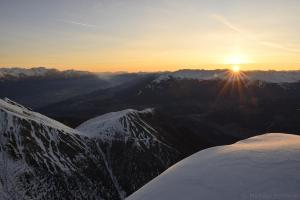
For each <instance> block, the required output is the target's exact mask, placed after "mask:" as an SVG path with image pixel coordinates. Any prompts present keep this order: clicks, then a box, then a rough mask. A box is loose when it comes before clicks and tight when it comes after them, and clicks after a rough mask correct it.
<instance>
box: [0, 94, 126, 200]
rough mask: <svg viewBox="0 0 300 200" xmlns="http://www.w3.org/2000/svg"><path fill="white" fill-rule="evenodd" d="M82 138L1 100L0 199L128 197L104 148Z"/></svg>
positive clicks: (57, 123)
mask: <svg viewBox="0 0 300 200" xmlns="http://www.w3.org/2000/svg"><path fill="white" fill-rule="evenodd" d="M77 133H78V132H77V131H75V130H73V129H71V128H69V127H67V126H65V125H63V124H61V123H59V122H57V121H55V120H52V119H50V118H48V117H45V116H43V115H41V114H39V113H35V112H33V111H31V110H29V109H27V108H25V107H24V106H22V105H19V104H17V103H15V102H13V101H11V100H8V99H5V100H0V149H1V152H0V160H1V162H0V180H1V182H0V199H16V200H19V199H20V200H21V199H76V198H78V199H97V198H98V199H102V198H104V199H119V198H121V197H123V196H124V195H123V193H122V191H121V190H120V189H119V188H118V184H117V182H115V181H114V180H113V176H112V175H111V174H110V168H109V166H107V165H106V163H107V162H106V160H105V159H104V156H103V155H102V154H101V152H102V150H101V148H100V147H98V145H97V144H96V143H95V142H94V141H92V140H88V139H87V138H83V137H82V136H80V135H78V134H77ZM95 174H96V175H97V176H95Z"/></svg>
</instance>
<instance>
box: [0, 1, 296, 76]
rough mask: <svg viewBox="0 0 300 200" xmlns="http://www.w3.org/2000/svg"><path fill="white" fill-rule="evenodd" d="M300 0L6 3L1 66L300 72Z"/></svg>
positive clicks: (0, 11)
mask: <svg viewBox="0 0 300 200" xmlns="http://www.w3.org/2000/svg"><path fill="white" fill-rule="evenodd" d="M299 8H300V1H299V0H251V1H247V0H51V1H49V0H26V1H25V0H0V27H1V28H0V36H1V37H0V67H28V68H29V67H37V66H46V67H55V68H58V69H61V70H64V69H78V70H88V71H98V72H99V71H166V70H170V71H173V70H177V69H182V68H191V69H197V68H199V69H214V68H224V67H228V66H231V65H240V66H241V68H242V69H244V70H253V69H260V70H270V69H271V70H300V37H299V35H300V12H299Z"/></svg>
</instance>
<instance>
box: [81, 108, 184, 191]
mask: <svg viewBox="0 0 300 200" xmlns="http://www.w3.org/2000/svg"><path fill="white" fill-rule="evenodd" d="M153 113H154V110H152V109H146V110H143V111H137V110H133V109H127V110H122V111H118V112H112V113H107V114H104V115H102V116H99V117H96V118H93V119H91V120H88V121H87V122H84V123H83V124H81V125H80V126H79V127H78V128H77V130H78V131H80V132H81V134H83V135H84V136H88V137H89V138H94V139H95V140H96V141H97V142H98V144H99V146H100V147H101V148H102V149H103V153H104V155H105V158H106V160H107V162H108V164H109V166H110V167H111V169H112V173H113V174H114V176H115V177H116V179H117V180H118V182H119V184H120V186H121V187H122V188H124V190H125V191H127V194H131V193H132V192H134V191H136V190H137V189H139V188H140V187H141V186H142V185H144V184H145V183H147V182H148V181H150V180H151V179H152V178H154V177H156V176H157V175H158V174H160V173H161V172H163V171H164V170H165V169H167V168H168V167H169V166H171V165H172V164H174V163H176V162H177V161H178V160H179V159H180V158H181V154H180V153H179V152H178V151H177V150H176V149H174V148H172V147H170V146H169V145H168V144H166V143H164V142H162V141H160V140H159V139H158V138H157V137H156V135H159V134H160V133H159V132H158V131H157V130H156V129H155V128H154V127H152V126H151V125H150V124H149V123H148V122H147V120H146V118H145V116H147V115H152V114H153ZM120 163H122V164H121V165H120Z"/></svg>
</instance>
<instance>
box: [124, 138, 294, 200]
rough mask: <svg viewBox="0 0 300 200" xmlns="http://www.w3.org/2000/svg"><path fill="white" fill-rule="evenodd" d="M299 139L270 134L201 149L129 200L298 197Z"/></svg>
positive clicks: (218, 199)
mask: <svg viewBox="0 0 300 200" xmlns="http://www.w3.org/2000/svg"><path fill="white" fill-rule="evenodd" d="M299 188H300V136H295V135H288V134H279V133H272V134H266V135H262V136H257V137H253V138H250V139H247V140H243V141H240V142H237V143H235V144H233V145H228V146H220V147H213V148H210V149H206V150H203V151H200V152H198V153H196V154H194V155H192V156H190V157H188V158H186V159H184V160H183V161H181V162H179V163H177V164H175V165H174V166H172V167H170V168H169V169H168V170H167V171H165V172H164V173H163V174H162V175H160V176H158V177H157V178H155V179H154V180H152V181H151V182H150V183H148V184H147V185H145V186H144V187H143V188H141V189H140V190H138V191H137V192H135V193H134V194H133V195H131V196H130V197H128V198H127V199H128V200H153V199H155V200H168V199H169V200H176V199H178V200H179V199H180V200H181V199H185V200H187V199H191V200H194V199H205V200H206V199H209V200H220V199H222V200H233V199H239V200H240V199H241V200H243V199H245V200H253V199H255V200H256V199H259V200H262V199H280V200H285V199H287V200H294V199H300V190H299Z"/></svg>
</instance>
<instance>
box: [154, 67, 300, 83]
mask: <svg viewBox="0 0 300 200" xmlns="http://www.w3.org/2000/svg"><path fill="white" fill-rule="evenodd" d="M230 73H231V72H230V71H228V70H179V71H175V72H170V73H166V74H163V75H161V76H159V77H158V78H157V79H156V80H154V83H159V82H161V81H164V80H168V79H170V78H175V79H195V80H212V79H227V78H228V75H229V74H230ZM243 74H244V75H245V76H243V77H244V78H245V79H248V80H250V81H263V82H268V83H292V82H298V81H300V71H245V72H243Z"/></svg>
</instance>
